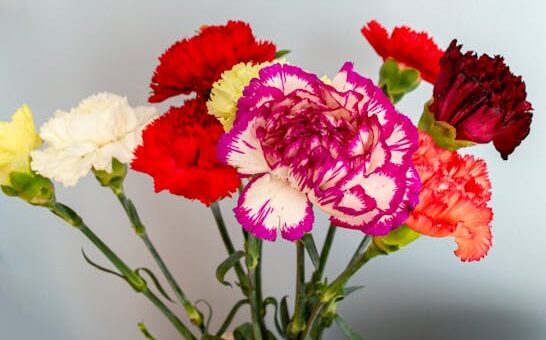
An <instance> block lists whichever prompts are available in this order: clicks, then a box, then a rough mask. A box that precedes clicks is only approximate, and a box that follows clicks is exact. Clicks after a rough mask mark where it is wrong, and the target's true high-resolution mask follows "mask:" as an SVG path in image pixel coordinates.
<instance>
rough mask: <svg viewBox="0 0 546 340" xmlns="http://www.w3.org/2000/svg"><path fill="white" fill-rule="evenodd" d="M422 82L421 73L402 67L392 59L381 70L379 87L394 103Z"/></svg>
mask: <svg viewBox="0 0 546 340" xmlns="http://www.w3.org/2000/svg"><path fill="white" fill-rule="evenodd" d="M420 82H421V76H420V73H419V71H417V70H416V69H414V68H411V67H400V65H399V64H398V63H397V62H396V61H395V60H394V59H392V58H389V59H387V60H385V62H384V63H383V66H381V69H380V70H379V87H381V89H382V90H383V92H384V93H385V94H386V95H387V96H388V97H389V99H390V100H391V101H392V102H393V103H397V102H398V101H399V100H400V99H402V97H403V96H404V95H405V94H407V93H409V92H411V91H413V90H414V89H415V88H416V87H417V86H419V84H420Z"/></svg>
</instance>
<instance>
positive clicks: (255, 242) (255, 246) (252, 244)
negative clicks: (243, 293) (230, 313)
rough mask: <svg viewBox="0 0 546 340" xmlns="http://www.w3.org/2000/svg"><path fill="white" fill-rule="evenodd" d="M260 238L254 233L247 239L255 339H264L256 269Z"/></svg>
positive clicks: (249, 291) (250, 298) (258, 259)
mask: <svg viewBox="0 0 546 340" xmlns="http://www.w3.org/2000/svg"><path fill="white" fill-rule="evenodd" d="M260 244H261V242H260V240H259V239H257V238H256V237H254V236H252V235H248V237H247V241H246V245H245V248H246V266H247V269H248V282H249V289H248V295H247V296H248V299H249V300H250V315H251V317H252V331H253V333H254V340H262V338H263V336H262V327H261V325H262V322H261V321H260V320H261V319H262V318H261V311H260V303H261V301H260V300H259V296H258V288H257V282H256V281H257V280H256V279H257V275H256V269H257V268H258V263H259V262H260V258H259V248H260Z"/></svg>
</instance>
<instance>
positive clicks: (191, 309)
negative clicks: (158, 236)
mask: <svg viewBox="0 0 546 340" xmlns="http://www.w3.org/2000/svg"><path fill="white" fill-rule="evenodd" d="M112 190H113V191H114V193H115V194H116V196H117V198H118V200H119V202H120V203H121V205H122V206H123V209H124V210H125V212H126V213H127V217H129V220H130V221H131V224H132V226H133V229H134V230H135V233H136V234H137V235H138V236H139V237H140V238H141V239H142V241H143V242H144V245H145V246H146V248H147V249H148V251H149V252H150V254H151V255H152V257H153V258H154V260H155V262H156V264H157V266H158V267H159V269H160V270H161V272H162V273H163V276H165V279H166V280H167V282H168V283H169V286H170V287H171V289H172V290H173V291H174V293H175V295H176V297H177V298H178V301H179V302H180V303H181V304H182V306H183V307H184V310H185V311H186V314H187V315H188V318H189V319H190V321H191V322H192V323H193V324H194V325H196V326H198V327H199V328H200V329H201V331H203V330H204V328H203V326H204V325H203V315H202V314H201V313H200V312H199V311H198V310H197V308H196V307H195V306H194V305H193V304H192V303H191V301H190V300H189V299H188V297H187V296H186V294H185V293H184V291H183V290H182V288H180V285H179V284H178V282H177V281H176V279H175V278H174V276H173V274H172V273H171V271H170V270H169V268H168V267H167V265H166V264H165V261H163V258H162V257H161V255H159V252H158V251H157V249H156V248H155V246H154V244H153V243H152V241H151V240H150V238H149V237H148V234H147V233H146V227H145V226H144V224H143V223H142V221H141V219H140V216H139V215H138V212H137V210H136V208H135V206H134V204H133V202H132V201H131V200H130V199H128V198H127V196H126V195H125V192H124V191H123V188H120V189H118V190H114V189H112Z"/></svg>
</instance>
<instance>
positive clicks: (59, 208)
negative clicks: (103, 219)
mask: <svg viewBox="0 0 546 340" xmlns="http://www.w3.org/2000/svg"><path fill="white" fill-rule="evenodd" d="M49 210H50V211H51V212H53V213H54V214H55V215H57V216H59V217H60V218H62V219H63V220H65V221H66V222H67V223H68V224H71V225H72V226H74V227H75V228H76V229H78V230H79V231H81V232H82V233H83V234H84V235H85V236H86V237H87V238H88V239H89V240H90V241H91V242H92V243H93V244H94V245H95V246H96V247H97V248H98V249H99V250H100V251H101V252H102V253H103V254H104V256H106V257H107V258H108V260H110V262H111V263H112V264H113V265H114V266H115V267H116V268H117V269H118V270H119V271H120V273H121V274H122V275H123V276H124V277H125V279H126V280H127V282H128V283H129V284H130V285H131V287H133V289H134V290H135V291H136V292H139V293H142V294H144V296H146V297H147V298H148V299H149V300H150V301H151V302H152V303H153V304H154V305H155V306H156V307H158V308H159V309H160V310H161V312H162V313H163V314H164V315H165V316H166V317H167V318H168V319H169V320H170V321H171V323H172V324H173V326H174V327H175V328H176V329H177V330H178V331H179V333H180V334H181V335H183V336H184V337H185V338H186V339H196V338H195V336H194V335H193V334H192V333H191V332H190V330H189V329H188V328H187V327H186V326H185V325H184V324H183V323H182V321H181V320H180V319H179V318H178V317H177V316H176V315H174V313H173V312H172V311H171V310H170V309H169V308H168V307H167V306H165V304H163V302H161V301H160V300H159V299H158V298H157V297H156V296H155V295H154V294H153V293H152V292H151V291H150V290H149V289H148V287H147V285H146V282H145V281H144V280H143V279H142V278H141V277H140V276H139V275H138V274H137V273H136V272H135V271H134V270H132V269H131V268H129V266H128V265H127V264H125V262H123V260H121V259H120V258H119V256H117V255H116V253H114V251H113V250H112V249H110V247H108V246H107V245H106V244H105V243H104V242H103V241H102V240H101V239H100V238H99V237H98V236H97V235H96V234H95V233H94V232H93V231H92V230H91V229H89V227H88V226H87V225H86V224H85V223H84V222H83V220H82V219H81V217H80V216H79V215H78V214H77V213H76V212H75V211H73V210H72V209H70V208H69V207H67V206H66V205H64V204H61V203H58V202H53V203H51V205H50V206H49Z"/></svg>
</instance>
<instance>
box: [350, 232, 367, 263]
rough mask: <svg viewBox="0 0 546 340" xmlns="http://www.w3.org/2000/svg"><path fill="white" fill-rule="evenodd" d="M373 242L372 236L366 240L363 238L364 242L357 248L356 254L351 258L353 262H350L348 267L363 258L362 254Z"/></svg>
mask: <svg viewBox="0 0 546 340" xmlns="http://www.w3.org/2000/svg"><path fill="white" fill-rule="evenodd" d="M371 240H372V237H371V236H370V235H365V236H364V238H362V241H361V242H360V244H359V245H358V247H357V248H356V250H355V253H354V254H353V257H352V258H351V261H349V264H348V265H347V266H351V265H352V264H353V263H355V262H356V261H357V260H358V259H359V258H360V257H361V256H362V254H364V252H365V251H366V249H367V248H368V245H369V244H370V241H371Z"/></svg>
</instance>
